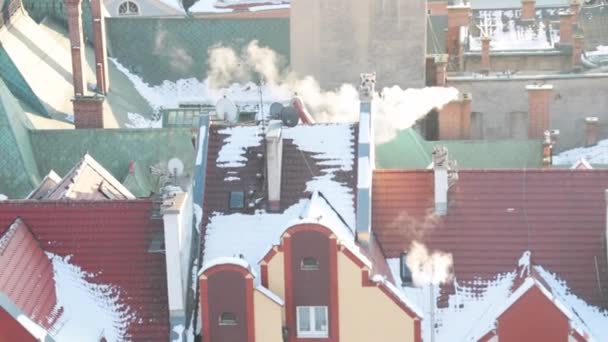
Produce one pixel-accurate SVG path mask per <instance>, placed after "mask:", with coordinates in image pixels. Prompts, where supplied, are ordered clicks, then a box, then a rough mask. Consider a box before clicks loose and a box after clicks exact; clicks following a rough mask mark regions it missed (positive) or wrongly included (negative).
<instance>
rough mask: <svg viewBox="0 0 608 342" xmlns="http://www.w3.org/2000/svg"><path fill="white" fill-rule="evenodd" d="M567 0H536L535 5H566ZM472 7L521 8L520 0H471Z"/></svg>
mask: <svg viewBox="0 0 608 342" xmlns="http://www.w3.org/2000/svg"><path fill="white" fill-rule="evenodd" d="M569 4H570V3H569V0H536V7H537V8H539V7H566V6H568V5H569ZM471 7H472V8H473V9H504V8H521V0H471Z"/></svg>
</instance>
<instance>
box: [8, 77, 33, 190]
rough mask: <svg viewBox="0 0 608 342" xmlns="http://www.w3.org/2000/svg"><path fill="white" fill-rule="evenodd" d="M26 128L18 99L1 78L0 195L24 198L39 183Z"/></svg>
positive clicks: (26, 122)
mask: <svg viewBox="0 0 608 342" xmlns="http://www.w3.org/2000/svg"><path fill="white" fill-rule="evenodd" d="M29 128H31V124H30V123H29V121H27V118H26V116H25V113H24V112H23V110H22V109H21V106H19V103H18V102H17V99H16V98H15V97H14V96H13V94H12V93H11V92H10V90H9V89H8V87H7V86H6V84H5V83H4V81H2V79H0V194H4V195H7V196H9V197H10V196H14V195H17V196H19V197H24V196H26V195H27V194H28V193H29V192H30V191H31V190H32V189H34V187H36V186H37V185H38V183H39V182H40V175H39V173H38V168H37V166H36V161H35V158H34V155H33V153H32V145H31V143H30V138H29V135H28V129H29Z"/></svg>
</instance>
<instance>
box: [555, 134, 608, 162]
mask: <svg viewBox="0 0 608 342" xmlns="http://www.w3.org/2000/svg"><path fill="white" fill-rule="evenodd" d="M581 159H585V160H586V161H587V162H589V163H591V164H608V139H606V140H601V141H600V142H598V143H597V145H595V146H590V147H579V148H574V149H571V150H568V151H564V152H562V153H560V154H558V155H556V156H553V164H554V165H573V164H575V163H576V162H578V161H579V160H581Z"/></svg>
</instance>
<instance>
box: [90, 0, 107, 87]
mask: <svg viewBox="0 0 608 342" xmlns="http://www.w3.org/2000/svg"><path fill="white" fill-rule="evenodd" d="M91 16H92V17H93V37H94V43H95V76H96V78H97V91H98V92H99V93H101V94H104V95H105V94H107V93H108V89H109V86H110V84H109V78H108V52H107V47H106V25H105V17H104V10H103V4H102V0H91Z"/></svg>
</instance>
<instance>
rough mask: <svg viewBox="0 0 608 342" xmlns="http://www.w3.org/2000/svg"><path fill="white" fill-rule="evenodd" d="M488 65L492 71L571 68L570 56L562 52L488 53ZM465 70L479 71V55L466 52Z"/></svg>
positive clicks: (480, 68)
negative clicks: (537, 53)
mask: <svg viewBox="0 0 608 342" xmlns="http://www.w3.org/2000/svg"><path fill="white" fill-rule="evenodd" d="M490 65H491V70H493V71H503V70H512V71H513V70H519V71H522V70H533V71H556V70H571V69H572V56H571V55H568V54H566V55H562V54H559V55H558V54H550V55H549V54H548V55H504V54H503V55H501V54H492V53H490ZM464 69H465V70H466V71H479V70H482V69H483V68H482V67H481V55H477V54H468V55H466V56H465V66H464Z"/></svg>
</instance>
